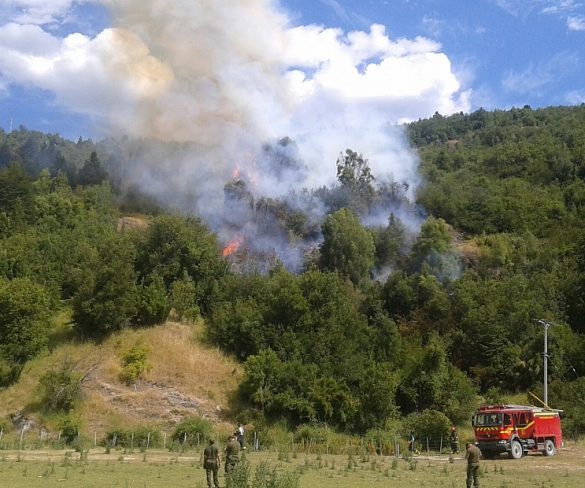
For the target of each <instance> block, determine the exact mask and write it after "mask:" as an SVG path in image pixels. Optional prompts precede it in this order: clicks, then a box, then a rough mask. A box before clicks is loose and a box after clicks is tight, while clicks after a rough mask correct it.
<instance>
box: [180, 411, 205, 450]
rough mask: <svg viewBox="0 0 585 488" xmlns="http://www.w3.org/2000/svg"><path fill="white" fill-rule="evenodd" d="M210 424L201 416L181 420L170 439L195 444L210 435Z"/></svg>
mask: <svg viewBox="0 0 585 488" xmlns="http://www.w3.org/2000/svg"><path fill="white" fill-rule="evenodd" d="M211 432H212V425H211V422H209V421H208V420H205V419H202V418H201V417H192V418H190V419H186V420H183V421H182V422H181V423H180V424H179V425H177V428H176V429H175V431H174V432H173V434H172V436H171V439H172V440H173V441H175V442H178V443H180V444H186V445H188V446H195V445H197V444H198V443H203V442H205V440H206V439H208V438H209V437H210V436H211Z"/></svg>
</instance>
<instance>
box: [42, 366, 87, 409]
mask: <svg viewBox="0 0 585 488" xmlns="http://www.w3.org/2000/svg"><path fill="white" fill-rule="evenodd" d="M74 368H75V366H74V365H73V364H72V363H71V362H70V361H69V360H65V361H64V362H63V364H62V365H61V366H60V367H59V369H57V370H52V371H47V372H46V373H45V374H44V375H43V376H41V379H40V380H39V386H38V391H39V393H40V403H41V405H42V406H43V408H44V409H45V411H47V412H69V411H70V410H72V409H73V407H74V406H75V403H76V402H77V400H79V398H80V396H81V381H82V378H81V375H79V374H78V373H76V372H75V371H74Z"/></svg>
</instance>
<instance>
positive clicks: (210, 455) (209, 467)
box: [203, 441, 219, 488]
mask: <svg viewBox="0 0 585 488" xmlns="http://www.w3.org/2000/svg"><path fill="white" fill-rule="evenodd" d="M203 467H204V468H205V474H206V475H207V488H212V482H213V486H215V488H219V451H218V449H217V447H216V446H215V444H214V443H213V441H211V442H210V443H209V445H208V446H207V447H206V448H205V451H203ZM212 478H213V479H212Z"/></svg>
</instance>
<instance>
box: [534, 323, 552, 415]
mask: <svg viewBox="0 0 585 488" xmlns="http://www.w3.org/2000/svg"><path fill="white" fill-rule="evenodd" d="M537 322H538V323H539V324H540V325H542V326H543V327H544V406H545V407H547V408H548V328H549V327H551V326H552V324H551V323H549V322H547V321H546V320H542V319H539V320H537Z"/></svg>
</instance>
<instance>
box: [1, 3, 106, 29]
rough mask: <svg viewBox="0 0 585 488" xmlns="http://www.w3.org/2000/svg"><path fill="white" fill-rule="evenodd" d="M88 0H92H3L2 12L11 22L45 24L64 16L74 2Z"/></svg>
mask: <svg viewBox="0 0 585 488" xmlns="http://www.w3.org/2000/svg"><path fill="white" fill-rule="evenodd" d="M88 1H92V0H3V2H2V3H3V5H2V13H3V15H4V18H5V19H7V20H9V21H12V22H18V23H20V24H35V25H45V24H52V23H55V22H57V21H58V20H60V19H63V18H64V17H66V16H67V15H68V13H69V12H70V10H71V7H72V6H73V5H74V4H82V3H87V2H88ZM94 1H95V0H94Z"/></svg>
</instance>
